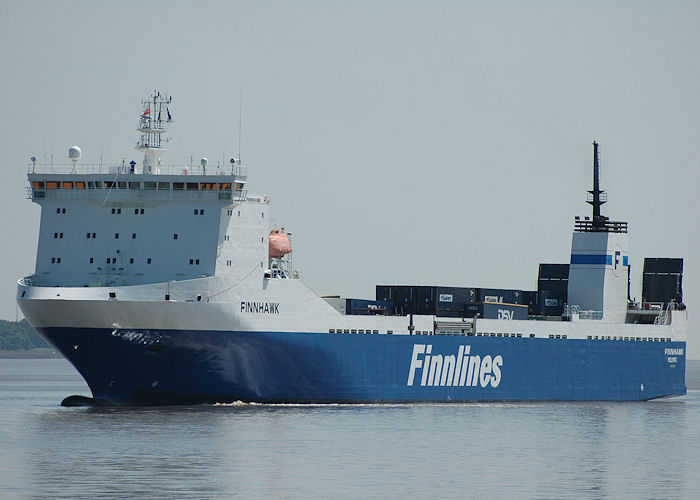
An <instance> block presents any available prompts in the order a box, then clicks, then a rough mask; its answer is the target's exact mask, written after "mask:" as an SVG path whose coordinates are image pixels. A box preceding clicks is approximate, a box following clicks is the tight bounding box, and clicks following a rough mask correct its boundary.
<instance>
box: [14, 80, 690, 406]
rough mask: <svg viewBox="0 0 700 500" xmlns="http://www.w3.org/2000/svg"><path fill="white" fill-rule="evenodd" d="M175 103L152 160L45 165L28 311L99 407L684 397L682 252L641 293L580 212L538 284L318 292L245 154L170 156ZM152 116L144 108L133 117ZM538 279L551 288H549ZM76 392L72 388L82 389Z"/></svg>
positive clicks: (20, 292) (156, 101) (601, 232)
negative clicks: (178, 160)
mask: <svg viewBox="0 0 700 500" xmlns="http://www.w3.org/2000/svg"><path fill="white" fill-rule="evenodd" d="M171 108H172V98H171V97H169V96H166V95H165V94H161V93H159V92H154V93H153V94H152V95H150V96H148V97H147V98H145V99H144V100H143V101H142V103H141V108H140V110H139V111H140V113H139V115H138V126H137V131H138V141H137V143H136V150H137V151H140V152H141V153H143V155H144V156H143V160H142V162H141V163H137V162H136V161H131V162H129V163H126V161H125V160H122V161H121V163H117V164H115V165H102V164H100V165H91V164H85V163H82V161H81V160H82V158H81V155H82V153H81V150H80V148H79V147H77V146H74V147H71V148H69V154H68V157H69V160H70V161H69V162H68V163H67V164H63V165H59V164H53V162H52V163H50V164H42V163H38V162H37V159H36V158H34V157H32V159H31V162H30V163H29V165H28V176H27V177H28V181H29V186H28V188H27V195H28V198H29V199H31V200H32V201H33V202H36V203H38V204H39V205H40V206H41V225H40V230H39V242H38V250H37V257H36V268H35V272H34V274H32V275H31V276H26V277H23V278H21V279H20V280H19V281H18V287H17V301H18V304H19V307H20V308H21V310H22V312H23V314H24V315H25V317H26V318H27V320H28V321H29V323H30V324H31V325H32V326H33V327H34V328H36V330H37V331H38V332H39V333H40V334H41V335H43V336H44V338H46V339H47V340H48V341H49V342H50V343H51V344H52V345H54V346H55V347H56V349H58V350H59V351H60V352H61V353H62V354H63V355H64V356H65V357H66V358H67V359H68V360H69V361H70V362H71V363H72V364H73V366H74V367H75V368H76V370H77V371H78V372H79V373H80V374H81V375H82V377H83V378H84V379H85V381H86V382H87V384H88V386H89V388H90V390H91V392H92V398H87V397H85V398H81V400H86V399H89V400H90V402H91V404H103V405H170V404H203V403H228V402H236V401H242V402H259V403H406V402H442V403H447V402H470V401H595V400H607V401H638V400H649V399H654V398H661V397H668V396H678V395H683V394H685V392H686V387H685V349H686V327H687V311H686V308H685V305H684V304H683V298H682V274H683V261H682V259H679V258H658V257H655V258H647V259H645V261H644V269H643V279H642V288H643V290H642V295H641V300H639V301H636V300H631V298H630V293H629V287H630V285H629V284H630V272H631V271H630V269H631V268H630V264H629V257H628V250H627V247H628V245H627V231H628V224H627V223H626V222H621V221H612V220H610V219H609V218H608V217H606V216H604V215H602V214H601V206H602V205H603V204H604V203H605V202H606V201H607V196H606V193H605V192H604V191H602V190H601V189H600V182H599V172H600V167H599V161H598V144H597V143H594V153H593V188H592V190H590V191H588V198H587V202H588V203H589V204H590V205H591V206H592V209H593V211H592V215H591V216H586V217H583V218H580V217H576V218H575V220H574V225H573V237H572V240H571V241H572V243H571V254H570V256H568V258H567V261H566V262H565V263H560V264H556V263H542V264H540V267H539V276H538V280H537V289H536V290H535V289H533V290H504V289H489V288H482V287H471V286H468V285H469V284H463V285H465V286H450V287H447V286H418V285H415V286H414V285H410V284H409V285H378V286H377V287H376V296H375V297H374V298H367V299H357V298H349V297H341V296H319V295H318V294H316V293H314V292H313V291H312V290H311V289H310V288H309V287H307V286H306V285H305V284H304V282H303V280H302V279H301V273H300V272H299V271H298V270H296V269H295V268H294V265H293V262H292V258H291V256H292V238H291V233H289V232H288V231H286V230H285V229H283V228H278V227H275V226H273V225H271V222H270V211H269V208H270V200H269V198H268V197H267V196H265V195H263V194H252V193H249V192H248V189H247V180H248V179H247V170H246V167H245V166H243V165H242V163H241V160H240V158H237V157H234V158H231V159H230V161H229V162H227V163H219V164H217V165H216V166H213V165H209V163H208V161H207V160H206V158H202V159H201V161H200V163H199V164H198V165H194V164H192V163H191V162H190V165H186V166H183V165H178V166H172V165H170V166H168V165H166V164H164V162H163V161H162V159H161V156H162V155H163V154H164V153H165V151H166V148H165V146H166V140H165V137H164V136H163V134H164V133H166V130H167V127H168V125H169V124H170V122H171V120H172V113H171ZM135 114H136V113H135ZM533 288H534V287H533ZM72 402H75V399H71V398H67V399H66V400H65V401H64V404H72Z"/></svg>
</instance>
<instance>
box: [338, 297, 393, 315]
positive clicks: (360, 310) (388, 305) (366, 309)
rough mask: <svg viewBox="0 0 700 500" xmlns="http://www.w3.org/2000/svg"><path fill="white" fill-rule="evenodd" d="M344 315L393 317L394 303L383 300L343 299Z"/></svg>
mask: <svg viewBox="0 0 700 500" xmlns="http://www.w3.org/2000/svg"><path fill="white" fill-rule="evenodd" d="M345 314H352V315H364V316H368V315H378V316H387V315H388V316H393V315H394V303H393V302H391V301H383V300H365V299H345Z"/></svg>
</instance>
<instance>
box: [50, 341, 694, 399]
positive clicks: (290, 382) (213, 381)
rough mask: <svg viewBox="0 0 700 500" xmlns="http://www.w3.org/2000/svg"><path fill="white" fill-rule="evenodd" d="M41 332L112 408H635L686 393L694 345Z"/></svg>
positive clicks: (674, 343) (93, 391)
mask: <svg viewBox="0 0 700 500" xmlns="http://www.w3.org/2000/svg"><path fill="white" fill-rule="evenodd" d="M40 331H41V333H42V334H43V335H44V336H45V337H46V338H47V339H48V340H49V341H50V342H51V343H53V344H54V345H55V346H56V347H57V348H58V349H59V350H60V351H61V352H62V353H63V354H64V355H65V356H66V357H67V358H68V359H69V360H70V362H71V363H72V364H73V365H74V366H75V367H76V368H77V370H78V371H79V372H80V373H81V374H82V376H83V377H84V378H85V380H86V381H87V383H88V385H89V387H90V389H91V391H92V393H93V396H94V397H95V398H96V399H98V400H100V401H103V402H105V403H107V404H113V405H153V404H158V405H162V404H196V403H216V402H219V403H225V402H234V401H244V402H262V403H277V402H284V403H331V402H333V403H377V402H382V403H384V402H391V403H400V402H460V401H535V400H536V401H547V400H550V401H594V400H601V401H602V400H608V401H635V400H648V399H654V398H659V397H665V396H676V395H683V394H685V393H686V387H685V355H684V354H685V342H644V341H616V340H576V339H544V338H500V337H474V336H443V335H414V336H407V335H371V334H364V335H357V334H329V333H289V332H219V331H175V330H158V331H154V330H148V331H140V330H99V329H70V328H44V329H40ZM681 349H682V351H681ZM674 353H675V354H681V355H678V356H675V355H673V354H674ZM473 358H476V359H473ZM487 359H488V361H487ZM459 361H462V362H461V363H460V362H459ZM458 365H459V366H458Z"/></svg>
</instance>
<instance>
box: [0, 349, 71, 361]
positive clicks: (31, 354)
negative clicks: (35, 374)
mask: <svg viewBox="0 0 700 500" xmlns="http://www.w3.org/2000/svg"><path fill="white" fill-rule="evenodd" d="M62 357H63V355H61V353H60V352H58V351H57V350H56V349H53V348H50V347H45V348H37V349H17V350H14V351H7V350H2V349H0V359H51V358H62Z"/></svg>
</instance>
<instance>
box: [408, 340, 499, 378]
mask: <svg viewBox="0 0 700 500" xmlns="http://www.w3.org/2000/svg"><path fill="white" fill-rule="evenodd" d="M432 351H433V346H432V345H431V344H428V345H426V344H414V345H413V355H412V356H411V365H410V366H409V368H408V383H407V384H406V385H409V386H412V385H413V384H414V382H415V381H416V377H418V376H420V385H422V386H433V387H434V386H455V387H457V386H472V387H476V386H478V385H480V386H481V387H486V386H488V385H491V387H498V384H500V383H501V367H502V366H503V357H502V356H501V355H500V354H499V355H497V356H495V357H492V356H491V355H489V354H487V355H486V356H483V357H482V356H480V355H478V354H471V346H468V345H461V346H459V349H458V350H457V355H454V354H449V355H448V354H433V352H432ZM470 354H471V355H470Z"/></svg>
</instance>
